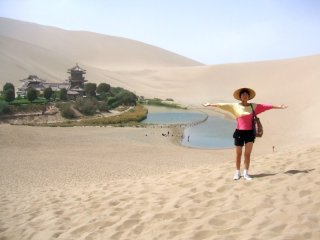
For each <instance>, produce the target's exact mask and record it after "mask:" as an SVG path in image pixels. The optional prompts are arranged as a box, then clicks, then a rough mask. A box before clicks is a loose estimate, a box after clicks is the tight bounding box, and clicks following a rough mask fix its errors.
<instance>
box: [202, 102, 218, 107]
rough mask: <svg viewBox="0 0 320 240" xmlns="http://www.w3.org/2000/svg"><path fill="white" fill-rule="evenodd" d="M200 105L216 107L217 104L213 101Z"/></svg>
mask: <svg viewBox="0 0 320 240" xmlns="http://www.w3.org/2000/svg"><path fill="white" fill-rule="evenodd" d="M202 106H204V107H218V104H215V103H208V102H207V103H203V104H202Z"/></svg>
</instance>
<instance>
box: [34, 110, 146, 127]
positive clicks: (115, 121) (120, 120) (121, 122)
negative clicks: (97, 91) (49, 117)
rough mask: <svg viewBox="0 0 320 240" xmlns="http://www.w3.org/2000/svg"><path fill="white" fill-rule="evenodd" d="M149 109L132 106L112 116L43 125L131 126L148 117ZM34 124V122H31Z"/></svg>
mask: <svg viewBox="0 0 320 240" xmlns="http://www.w3.org/2000/svg"><path fill="white" fill-rule="evenodd" d="M147 114H148V110H147V109H146V108H145V107H143V106H142V105H137V106H135V107H132V108H131V109H130V110H129V111H126V112H124V113H121V114H120V115H116V116H110V117H96V118H94V117H90V118H84V119H81V120H78V121H77V120H69V121H65V122H61V123H48V124H42V126H50V127H72V126H106V125H113V126H131V125H137V124H138V123H139V122H140V121H142V120H144V119H145V118H146V117H147ZM30 125H32V124H30Z"/></svg>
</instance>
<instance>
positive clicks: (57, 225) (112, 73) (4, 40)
mask: <svg viewBox="0 0 320 240" xmlns="http://www.w3.org/2000/svg"><path fill="white" fill-rule="evenodd" d="M76 62H78V63H79V64H80V65H81V67H84V68H85V69H87V77H86V78H87V79H88V80H89V81H90V82H96V83H100V82H108V83H110V84H111V85H113V86H120V87H125V88H128V89H130V90H132V91H134V92H136V93H137V94H138V95H143V96H146V97H160V98H174V99H175V100H176V101H178V102H180V103H183V104H186V105H188V106H191V107H199V106H200V103H202V102H206V101H211V102H220V101H225V102H229V101H234V100H233V99H232V92H233V90H234V89H235V88H238V87H242V86H249V87H252V88H254V89H255V90H256V92H257V97H256V98H255V99H254V101H255V102H260V103H271V104H280V103H284V104H287V105H289V108H288V109H286V110H284V111H282V110H272V111H268V112H266V113H263V115H261V120H262V123H263V125H264V129H265V134H264V136H263V138H262V139H257V141H256V143H255V147H254V152H253V155H252V164H251V170H250V171H251V172H250V173H251V175H252V176H253V177H254V180H253V181H252V182H247V181H244V180H242V179H241V180H240V181H237V182H234V181H233V180H232V175H233V171H234V160H233V158H234V155H233V154H234V149H227V150H199V149H190V148H184V147H181V146H179V145H177V144H174V143H173V142H172V139H170V138H166V137H162V135H161V133H162V132H166V131H169V130H170V131H171V129H162V128H95V127H87V128H32V127H24V126H10V125H0V153H1V154H0V239H148V240H149V239H195V240H201V239H210V240H211V239H250V240H256V239H279V240H280V239H281V240H282V239H290V240H291V239H292V240H293V239H297V240H300V239H314V240H316V239H319V238H320V231H319V227H318V226H319V221H320V220H319V216H320V214H319V209H320V202H319V200H318V199H319V192H320V191H319V190H320V189H319V188H320V180H319V176H320V175H319V161H318V159H319V157H320V146H319V139H320V130H319V127H318V118H319V104H320V101H319V100H320V99H319V96H320V95H319V94H318V89H319V79H320V71H319V68H320V56H319V55H316V56H309V57H302V58H296V59H287V60H281V61H267V62H253V63H238V64H227V65H215V66H204V65H202V64H200V63H198V62H196V61H193V60H190V59H187V58H185V57H182V56H178V55H176V54H173V53H170V52H168V51H165V50H163V49H159V48H155V47H153V46H150V45H146V44H143V43H139V42H136V41H132V40H128V39H123V38H116V37H110V36H103V35H100V34H95V33H89V32H75V31H66V30H62V29H57V28H52V27H47V26H41V25H37V24H31V23H23V22H19V21H15V20H9V19H4V18H0V67H1V71H2V72H1V76H2V77H1V79H0V81H1V82H0V85H3V84H4V83H5V82H7V81H10V82H13V83H14V84H19V79H22V78H25V77H26V76H28V75H29V74H37V75H38V76H39V77H41V78H44V79H46V80H47V81H49V82H57V81H63V80H64V79H66V78H67V69H68V68H70V67H73V66H74V64H75V63H76ZM207 111H209V112H210V111H211V110H207ZM272 146H275V147H276V148H275V149H276V152H275V153H272Z"/></svg>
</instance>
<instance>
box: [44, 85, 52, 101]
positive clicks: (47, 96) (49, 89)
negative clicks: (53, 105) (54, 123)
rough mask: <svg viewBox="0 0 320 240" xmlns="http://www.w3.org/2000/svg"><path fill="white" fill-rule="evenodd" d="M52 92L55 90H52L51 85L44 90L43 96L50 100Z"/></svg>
mask: <svg viewBox="0 0 320 240" xmlns="http://www.w3.org/2000/svg"><path fill="white" fill-rule="evenodd" d="M52 94H53V91H52V88H51V87H48V88H46V89H44V91H43V96H44V98H45V99H47V100H49V99H50V98H51V96H52Z"/></svg>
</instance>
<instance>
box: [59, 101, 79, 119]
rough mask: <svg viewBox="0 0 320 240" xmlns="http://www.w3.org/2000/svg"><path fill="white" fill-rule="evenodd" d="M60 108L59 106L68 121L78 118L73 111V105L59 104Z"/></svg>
mask: <svg viewBox="0 0 320 240" xmlns="http://www.w3.org/2000/svg"><path fill="white" fill-rule="evenodd" d="M58 106H59V109H60V112H61V115H62V117H64V118H68V119H73V118H76V117H77V116H76V113H75V112H74V110H73V109H72V105H71V103H63V104H59V105H58Z"/></svg>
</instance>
